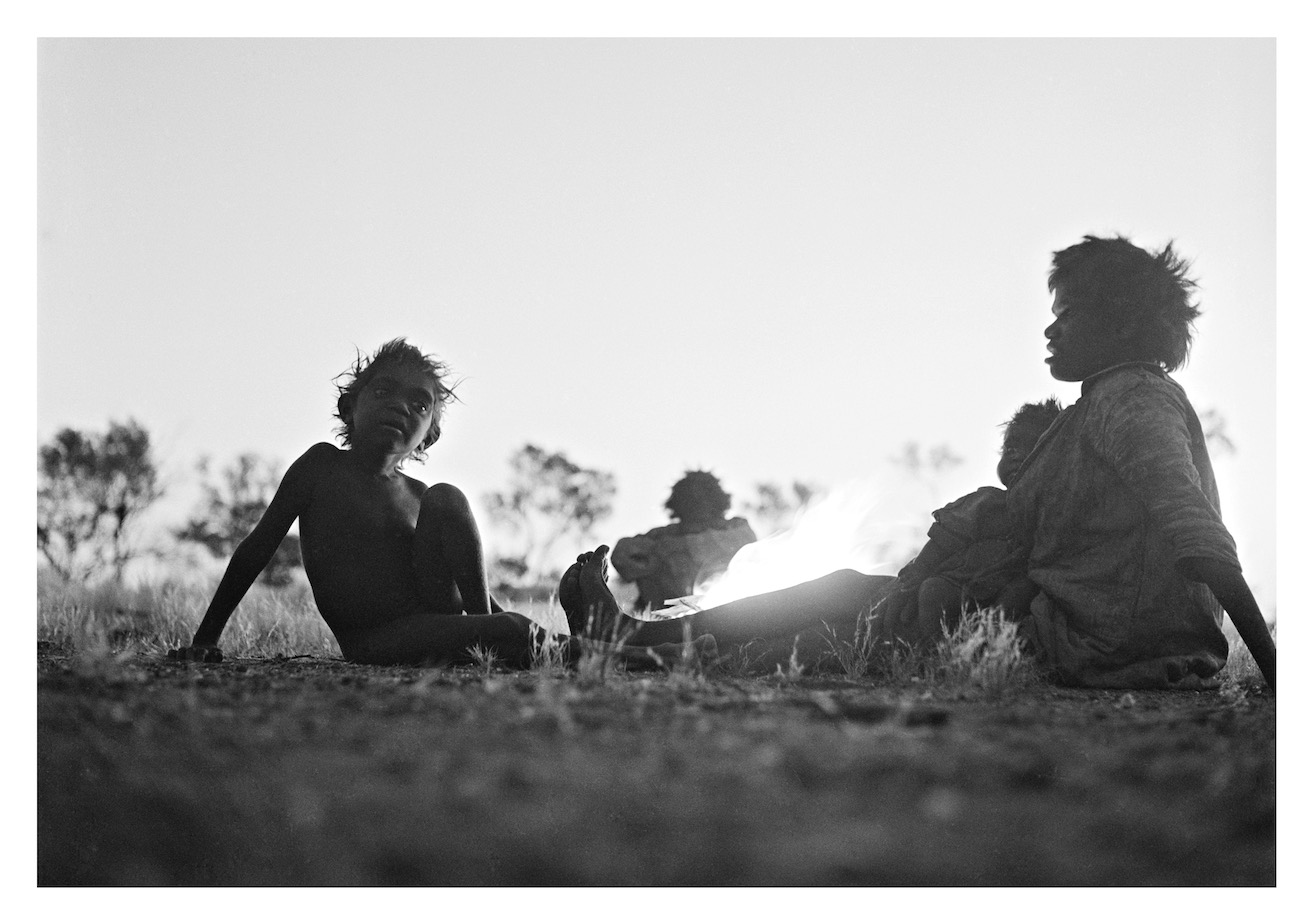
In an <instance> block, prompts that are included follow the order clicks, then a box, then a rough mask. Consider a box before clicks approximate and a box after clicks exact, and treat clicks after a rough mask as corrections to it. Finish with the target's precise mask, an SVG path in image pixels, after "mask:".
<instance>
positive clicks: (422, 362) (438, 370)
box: [333, 337, 458, 463]
mask: <svg viewBox="0 0 1311 921" xmlns="http://www.w3.org/2000/svg"><path fill="white" fill-rule="evenodd" d="M387 366H391V367H402V368H409V369H414V370H418V371H423V372H425V373H426V374H428V375H429V376H430V377H431V378H432V382H433V389H434V391H435V392H436V395H437V401H436V403H435V405H434V407H433V414H432V425H430V426H429V428H428V434H427V435H425V436H424V439H423V441H422V442H421V443H420V445H419V447H417V448H415V449H414V452H413V453H412V454H411V455H410V457H412V458H414V459H415V460H416V461H419V462H420V463H422V462H423V461H424V460H425V459H426V458H427V456H428V455H427V453H426V452H427V450H428V448H430V447H432V445H433V443H434V442H436V441H437V439H438V438H440V437H441V434H442V426H441V421H442V408H443V407H445V406H446V405H447V404H448V403H452V402H454V401H455V400H456V399H458V398H457V397H456V395H455V387H454V385H453V384H452V385H448V384H447V383H446V377H447V375H449V374H450V368H449V367H448V366H447V365H446V363H445V362H442V361H439V360H438V359H437V358H436V357H435V356H433V355H426V354H424V352H423V351H422V350H420V349H419V348H417V347H415V346H413V345H411V344H410V343H409V342H407V341H405V338H404V337H400V338H397V339H392V340H390V341H389V342H384V343H383V344H382V345H381V346H379V347H378V350H377V351H376V352H374V353H373V354H372V355H370V356H369V357H367V358H366V357H365V356H364V355H363V354H362V353H361V352H360V350H359V349H356V350H355V361H354V362H353V363H352V364H351V366H350V367H349V368H347V369H346V370H345V371H343V372H341V373H340V374H338V375H337V376H336V377H335V378H333V384H334V385H335V386H336V388H337V411H336V412H335V413H333V415H334V416H335V417H336V418H337V419H338V420H340V422H341V427H340V428H338V429H337V437H339V438H340V439H341V443H342V444H343V445H347V446H349V445H350V443H351V432H352V430H353V428H354V424H353V423H352V421H351V419H352V415H353V414H352V409H353V408H354V406H355V398H356V397H358V396H359V394H360V391H361V390H363V389H364V388H365V387H367V386H368V384H369V381H371V380H372V379H373V378H374V377H376V376H377V374H378V372H379V370H381V369H382V368H384V367H387Z"/></svg>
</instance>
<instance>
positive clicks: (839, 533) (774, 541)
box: [648, 481, 927, 619]
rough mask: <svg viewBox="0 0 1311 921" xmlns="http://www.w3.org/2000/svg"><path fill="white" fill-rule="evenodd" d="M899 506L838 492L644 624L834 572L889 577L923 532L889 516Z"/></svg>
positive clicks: (917, 518) (867, 487)
mask: <svg viewBox="0 0 1311 921" xmlns="http://www.w3.org/2000/svg"><path fill="white" fill-rule="evenodd" d="M897 504H898V503H897V500H896V499H895V497H890V496H889V495H888V494H887V491H886V490H882V489H879V488H877V487H876V486H875V484H873V483H872V482H870V481H855V482H851V483H847V484H844V485H843V486H840V487H838V488H836V489H834V490H833V491H832V492H830V493H829V494H828V495H827V496H825V497H824V498H822V499H820V500H818V501H817V502H815V503H813V504H812V505H810V506H808V507H807V508H805V509H804V510H803V511H802V512H801V513H800V514H799V516H798V518H797V520H796V521H795V522H794V523H793V525H792V527H790V528H788V529H787V530H786V531H781V532H779V533H778V534H774V535H772V536H770V537H767V538H764V539H763V540H759V541H757V542H756V543H754V544H747V546H745V547H743V548H742V549H741V550H739V551H738V552H737V554H736V555H735V556H734V557H733V560H732V562H731V563H729V565H728V570H727V571H726V572H725V573H724V574H723V575H721V576H720V577H719V578H718V579H716V580H715V581H713V582H711V583H709V584H708V585H706V586H703V587H700V586H699V587H698V588H699V591H698V593H697V594H695V595H693V596H691V597H689V598H683V599H677V600H676V603H674V604H672V605H671V606H670V607H666V608H664V609H663V610H660V611H653V612H652V613H651V614H650V615H648V616H649V617H651V618H652V619H664V618H668V617H677V616H680V615H683V614H687V613H689V612H690V611H695V610H698V609H704V608H712V607H715V606H716V605H721V604H726V603H728V602H730V601H736V600H737V599H739V598H746V597H748V596H750V595H759V594H762V593H764V592H771V591H774V590H776V589H780V588H787V587H788V586H789V585H796V584H798V583H800V582H806V581H809V580H810V579H817V578H819V577H820V576H823V575H827V574H828V573H831V572H834V571H836V570H839V569H854V570H856V571H858V572H863V573H866V574H870V575H873V574H887V575H893V574H895V573H896V571H897V569H898V568H899V567H900V566H901V565H902V564H903V563H904V562H905V561H906V559H907V558H908V557H909V555H911V554H913V553H914V552H915V550H916V549H918V547H919V545H920V544H921V543H922V542H923V540H924V536H923V535H924V533H925V530H926V529H927V525H926V524H925V523H924V521H923V517H922V513H920V514H917V515H912V516H907V515H906V514H904V512H900V511H898V510H896V509H895V506H896V505H897ZM673 600H674V599H671V601H673Z"/></svg>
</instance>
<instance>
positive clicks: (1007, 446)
mask: <svg viewBox="0 0 1311 921" xmlns="http://www.w3.org/2000/svg"><path fill="white" fill-rule="evenodd" d="M1032 448H1033V445H1032V444H1030V443H1029V440H1028V439H1027V438H1021V437H1017V436H1008V437H1006V438H1005V439H1003V441H1002V443H1001V460H999V461H997V479H999V480H1001V485H1003V486H1006V487H1008V488H1009V487H1010V485H1011V483H1012V482H1014V480H1015V475H1016V474H1018V473H1019V472H1020V467H1021V466H1023V464H1024V459H1025V458H1026V457H1028V456H1029V451H1030V449H1032Z"/></svg>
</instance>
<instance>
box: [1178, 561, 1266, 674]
mask: <svg viewBox="0 0 1311 921" xmlns="http://www.w3.org/2000/svg"><path fill="white" fill-rule="evenodd" d="M1179 570H1180V572H1182V573H1183V574H1184V576H1186V577H1187V578H1189V579H1193V580H1195V581H1197V582H1203V583H1205V584H1206V587H1207V588H1209V589H1210V590H1211V594H1213V595H1215V597H1216V600H1217V601H1219V602H1220V606H1221V607H1223V608H1224V609H1225V613H1226V614H1228V615H1229V619H1230V620H1232V621H1233V622H1234V627H1236V628H1237V630H1238V635H1239V636H1241V637H1242V638H1243V642H1244V643H1246V644H1247V649H1248V651H1249V652H1250V653H1252V658H1253V659H1255V660H1256V664H1257V667H1258V668H1260V669H1261V674H1262V676H1264V677H1265V683H1266V684H1268V685H1270V690H1272V691H1273V690H1274V689H1275V641H1274V638H1273V637H1272V636H1271V635H1270V628H1269V627H1267V626H1266V623H1265V618H1264V617H1263V616H1262V615H1261V608H1260V606H1259V605H1257V603H1256V598H1254V597H1253V596H1252V589H1251V588H1249V587H1248V585H1247V580H1246V579H1244V578H1243V572H1242V570H1240V569H1239V568H1238V567H1237V566H1233V565H1231V564H1229V563H1225V562H1223V561H1221V560H1214V559H1211V558H1209V557H1189V558H1186V559H1183V560H1180V561H1179Z"/></svg>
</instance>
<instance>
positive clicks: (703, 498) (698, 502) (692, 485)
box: [665, 470, 731, 522]
mask: <svg viewBox="0 0 1311 921" xmlns="http://www.w3.org/2000/svg"><path fill="white" fill-rule="evenodd" d="M730 498H731V497H730V496H729V494H728V493H726V492H724V488H723V487H722V486H720V485H719V477H717V476H715V475H714V474H713V473H710V472H709V471H707V470H689V471H687V472H686V473H685V474H684V475H683V478H682V479H681V480H679V481H678V482H677V483H675V484H674V488H673V489H672V490H670V493H669V501H667V502H666V503H665V508H667V509H669V515H670V517H671V518H674V519H675V520H678V521H688V522H693V521H713V520H715V519H717V518H723V517H724V514H725V513H726V512H727V511H728V506H729V504H730Z"/></svg>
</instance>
